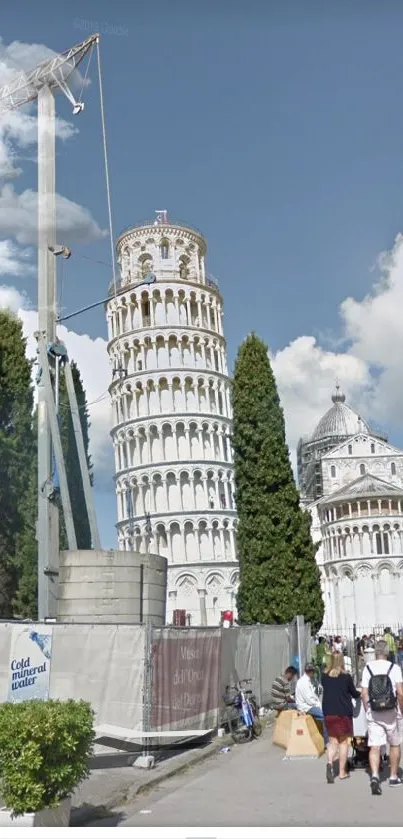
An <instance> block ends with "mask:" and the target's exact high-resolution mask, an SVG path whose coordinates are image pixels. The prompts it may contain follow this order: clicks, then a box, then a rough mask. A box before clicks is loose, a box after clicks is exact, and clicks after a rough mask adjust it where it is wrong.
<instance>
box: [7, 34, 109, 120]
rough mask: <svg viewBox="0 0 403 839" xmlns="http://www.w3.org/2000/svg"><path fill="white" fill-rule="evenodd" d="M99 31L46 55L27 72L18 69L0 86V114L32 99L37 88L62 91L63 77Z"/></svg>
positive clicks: (90, 44)
mask: <svg viewBox="0 0 403 839" xmlns="http://www.w3.org/2000/svg"><path fill="white" fill-rule="evenodd" d="M98 41H99V35H97V34H96V35H91V37H90V38H87V40H86V41H82V42H81V44H77V45H76V46H75V47H71V49H69V50H66V52H63V53H59V54H57V55H55V56H52V58H47V59H46V60H45V61H42V62H41V63H40V64H38V65H37V66H36V67H35V68H34V69H33V70H29V71H28V72H27V73H26V72H25V71H21V72H19V73H18V75H16V76H15V78H14V79H12V81H11V82H10V83H9V84H6V85H4V87H2V88H0V116H1V114H4V113H6V112H7V111H12V110H14V109H15V108H20V107H21V106H22V105H27V104H28V102H33V101H34V100H35V99H37V97H38V93H39V90H40V89H41V88H43V87H48V88H50V89H51V90H52V89H54V88H58V87H59V88H61V89H62V90H63V91H65V86H66V82H67V79H68V78H69V76H71V74H72V73H73V72H74V70H76V68H77V67H78V65H79V64H80V62H81V61H82V60H83V58H84V57H85V55H86V54H87V52H88V51H89V50H90V49H91V47H92V46H93V45H94V44H96V43H98Z"/></svg>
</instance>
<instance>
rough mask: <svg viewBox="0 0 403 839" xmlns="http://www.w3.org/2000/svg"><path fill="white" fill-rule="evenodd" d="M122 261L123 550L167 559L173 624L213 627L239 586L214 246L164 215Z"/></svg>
mask: <svg viewBox="0 0 403 839" xmlns="http://www.w3.org/2000/svg"><path fill="white" fill-rule="evenodd" d="M117 252H118V262H119V265H120V270H121V279H120V281H119V285H118V292H117V296H116V299H113V300H111V301H110V302H109V303H108V304H107V307H106V312H107V320H108V335H109V344H108V352H109V355H110V358H111V361H112V366H113V370H114V374H113V381H112V384H111V386H110V394H111V399H112V405H113V428H112V431H111V435H112V440H113V445H114V450H115V462H116V476H115V480H116V495H117V511H118V512H117V519H118V520H117V530H118V539H119V547H120V549H123V550H124V549H128V550H129V549H134V550H138V551H141V552H147V551H152V552H156V553H159V554H162V555H163V556H167V558H168V562H169V572H168V574H169V576H168V603H167V621H168V622H170V621H172V618H173V613H174V611H175V610H182V611H184V612H185V614H186V623H187V624H190V625H191V626H196V625H199V624H209V625H216V624H218V623H219V621H220V618H221V612H222V611H225V610H227V609H230V610H233V611H235V594H236V589H237V585H238V563H237V559H236V553H237V551H236V534H235V525H236V512H235V507H234V482H233V466H232V454H231V445H230V434H231V406H230V385H229V379H228V369H227V358H226V344H225V338H224V334H223V320H222V302H223V301H222V297H221V295H220V292H219V289H218V286H217V283H216V282H215V281H213V280H212V279H210V277H209V276H208V275H207V274H206V270H205V262H204V260H205V254H206V242H205V239H204V238H203V236H202V235H201V233H199V232H198V231H197V230H195V229H193V228H190V227H188V226H187V225H183V224H177V223H174V222H170V221H169V220H168V217H167V214H166V212H165V211H164V212H162V213H160V214H159V215H158V216H157V219H156V221H154V222H145V223H144V224H141V225H139V226H136V227H132V228H129V229H128V230H126V231H125V232H124V233H123V234H122V235H121V236H120V238H119V240H118V244H117ZM112 293H113V290H111V294H112Z"/></svg>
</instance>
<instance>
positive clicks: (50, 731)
mask: <svg viewBox="0 0 403 839" xmlns="http://www.w3.org/2000/svg"><path fill="white" fill-rule="evenodd" d="M93 722H94V713H93V711H92V709H91V706H90V705H89V704H88V703H87V702H82V701H80V702H75V701H73V700H68V701H67V702H60V701H56V700H49V701H48V702H41V701H39V700H33V701H29V702H20V703H15V704H11V703H4V704H3V705H0V797H1V798H2V799H3V801H4V804H5V805H6V807H7V808H8V809H9V810H11V811H12V814H13V815H14V816H19V815H22V814H23V813H35V812H38V811H39V810H44V809H45V808H47V807H54V806H55V805H57V804H58V802H59V801H62V800H63V799H64V798H66V797H67V796H68V795H71V793H72V792H73V791H74V789H75V788H76V787H77V785H78V784H79V783H81V781H83V780H84V778H86V777H87V776H88V774H89V771H88V761H89V757H90V755H91V753H92V746H93V741H94V731H93Z"/></svg>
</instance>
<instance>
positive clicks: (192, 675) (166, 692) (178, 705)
mask: <svg viewBox="0 0 403 839" xmlns="http://www.w3.org/2000/svg"><path fill="white" fill-rule="evenodd" d="M220 638H221V631H220V630H218V631H217V630H216V631H215V630H212V631H203V632H197V630H193V631H192V630H185V631H183V630H166V629H163V630H154V633H153V641H154V642H153V658H152V665H153V674H152V703H151V716H152V728H153V729H161V728H167V727H168V728H171V729H172V730H175V728H178V729H181V728H183V726H185V725H186V724H189V723H190V721H191V723H192V725H191V727H192V728H210V727H214V725H215V723H216V718H217V714H218V707H219V704H220V700H219V694H220Z"/></svg>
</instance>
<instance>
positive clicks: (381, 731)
mask: <svg viewBox="0 0 403 839" xmlns="http://www.w3.org/2000/svg"><path fill="white" fill-rule="evenodd" d="M389 652H390V651H389V647H388V645H387V644H386V642H385V641H377V643H376V644H375V661H371V662H369V663H368V664H366V665H365V667H364V670H363V673H362V681H361V688H362V694H361V695H362V701H363V703H364V708H365V711H366V715H367V723H368V746H369V748H370V753H369V763H370V767H371V792H372V795H381V794H382V789H381V785H380V782H379V766H380V756H381V747H382V746H386V744H388V745H389V747H390V754H389V762H390V777H389V786H390V787H392V788H396V787H400V786H402V780H401V778H399V775H398V772H399V764H400V746H401V742H402V734H403V677H402V671H401V669H400V667H398V666H397V664H393V662H391V661H389V660H388V656H389Z"/></svg>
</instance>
